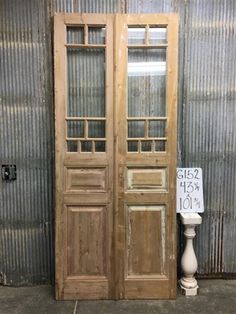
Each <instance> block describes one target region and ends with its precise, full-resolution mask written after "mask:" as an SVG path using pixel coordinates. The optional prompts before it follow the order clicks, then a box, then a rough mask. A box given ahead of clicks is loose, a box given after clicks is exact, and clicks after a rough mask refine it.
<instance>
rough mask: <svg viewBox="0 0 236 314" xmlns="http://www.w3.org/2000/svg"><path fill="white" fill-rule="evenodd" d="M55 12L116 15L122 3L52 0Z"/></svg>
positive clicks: (116, 0)
mask: <svg viewBox="0 0 236 314" xmlns="http://www.w3.org/2000/svg"><path fill="white" fill-rule="evenodd" d="M52 1H53V7H54V11H55V12H68V13H69V12H71V13H76V12H78V13H118V12H120V10H121V5H122V2H123V1H119V0H106V1H104V0H52Z"/></svg>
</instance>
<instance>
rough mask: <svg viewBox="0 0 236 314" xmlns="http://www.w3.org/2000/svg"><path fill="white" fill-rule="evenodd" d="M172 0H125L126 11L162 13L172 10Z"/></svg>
mask: <svg viewBox="0 0 236 314" xmlns="http://www.w3.org/2000/svg"><path fill="white" fill-rule="evenodd" d="M172 2H173V1H172V0H126V1H125V12H127V13H164V12H171V11H173V4H172Z"/></svg>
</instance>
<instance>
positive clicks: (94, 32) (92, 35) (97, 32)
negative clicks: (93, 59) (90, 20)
mask: <svg viewBox="0 0 236 314" xmlns="http://www.w3.org/2000/svg"><path fill="white" fill-rule="evenodd" d="M105 38H106V29H105V27H89V29H88V43H89V44H92V45H103V44H105V43H106V39H105Z"/></svg>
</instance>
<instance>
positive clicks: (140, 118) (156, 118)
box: [127, 117, 167, 121]
mask: <svg viewBox="0 0 236 314" xmlns="http://www.w3.org/2000/svg"><path fill="white" fill-rule="evenodd" d="M127 120H128V121H145V120H149V121H159V120H160V121H162V120H167V117H127Z"/></svg>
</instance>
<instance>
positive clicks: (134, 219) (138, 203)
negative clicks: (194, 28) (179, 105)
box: [54, 13, 177, 300]
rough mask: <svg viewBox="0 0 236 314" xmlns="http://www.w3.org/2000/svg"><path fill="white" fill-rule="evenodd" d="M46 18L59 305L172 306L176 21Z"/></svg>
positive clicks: (99, 16)
mask: <svg viewBox="0 0 236 314" xmlns="http://www.w3.org/2000/svg"><path fill="white" fill-rule="evenodd" d="M54 21H55V22H54V65H55V71H54V74H55V134H56V298H57V299H67V300H69V299H111V298H115V299H123V298H127V299H138V298H173V297H174V296H175V286H176V275H175V273H176V269H175V268H176V267H175V263H176V262H175V157H176V84H177V74H176V73H177V17H176V15H174V14H170V15H141V16H140V15H112V14H110V15H105V14H82V15H80V14H65V13H60V14H57V15H56V16H55V19H54ZM113 39H115V40H113ZM113 52H114V56H113Z"/></svg>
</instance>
